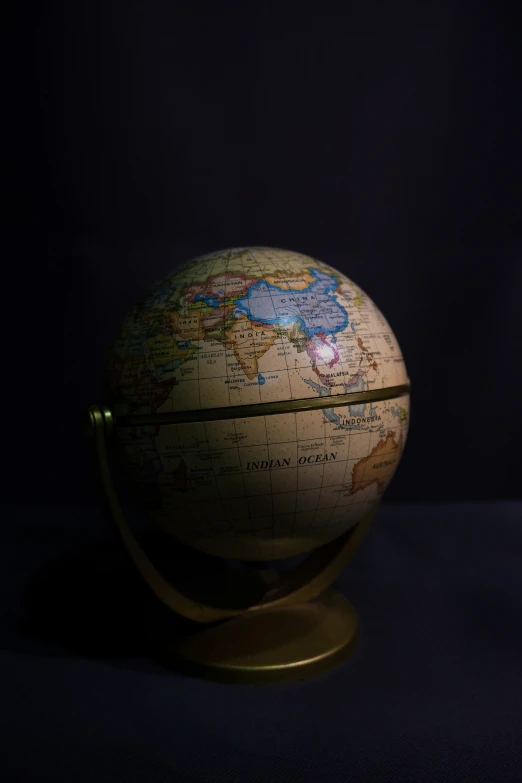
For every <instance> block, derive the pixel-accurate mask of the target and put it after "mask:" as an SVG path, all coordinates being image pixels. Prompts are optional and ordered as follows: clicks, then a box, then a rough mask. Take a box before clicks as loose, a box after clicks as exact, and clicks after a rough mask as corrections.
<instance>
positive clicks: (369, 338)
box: [178, 251, 402, 409]
mask: <svg viewBox="0 0 522 783" xmlns="http://www.w3.org/2000/svg"><path fill="white" fill-rule="evenodd" d="M248 255H250V257H251V260H252V261H253V262H254V263H255V264H256V265H257V267H258V274H259V277H260V279H262V278H263V276H264V275H265V274H266V271H265V272H264V271H263V270H262V269H261V267H260V265H259V262H258V261H257V259H256V258H255V256H254V255H253V253H252V251H249V252H248ZM231 261H234V262H235V264H234V266H235V267H237V263H238V262H239V263H241V267H242V272H243V275H244V276H245V277H246V276H247V275H248V271H247V270H246V269H245V265H244V262H243V257H242V254H239V253H238V254H237V255H235V257H234V258H228V259H227V260H226V262H225V270H223V265H222V260H220V259H219V258H215V259H212V262H211V266H210V270H209V269H208V267H207V269H206V270H205V272H206V278H207V279H209V278H210V277H214V276H215V275H216V274H217V273H218V271H219V272H221V273H223V274H226V272H227V271H228V270H229V264H230V262H231ZM218 262H219V270H216V269H215V267H216V265H217V264H218ZM204 263H205V262H202V264H201V267H196V269H197V270H198V272H195V273H194V274H195V275H196V276H195V277H194V276H193V277H192V278H191V281H190V282H188V281H187V284H188V285H193V284H195V283H196V282H197V279H198V276H199V277H202V276H205V275H202V274H201V273H202V272H203V269H204V266H203V265H204ZM206 263H207V264H208V261H207V262H206ZM274 264H275V262H274ZM278 266H279V268H280V269H281V270H282V271H285V269H284V265H281V262H280V259H279V258H278ZM274 271H275V267H274ZM286 271H287V273H288V274H290V275H296V274H299V270H298V269H291V268H289V267H287V269H286ZM237 272H238V273H239V269H237ZM226 287H227V284H226V283H225V288H226ZM289 293H293V292H292V291H291V290H290V289H289ZM268 296H270V299H271V301H272V303H273V299H272V297H271V294H270V291H268ZM319 307H320V310H321V314H322V316H323V317H324V318H325V320H326V322H327V323H328V325H329V326H330V320H329V317H328V313H327V312H325V311H324V308H323V307H322V304H319ZM296 309H297V310H298V311H300V307H299V305H297V308H296ZM383 326H384V324H383ZM389 333H390V331H389V330H383V331H382V332H375V331H372V330H368V331H367V333H366V330H365V334H364V340H365V342H366V343H367V344H369V351H370V353H375V352H376V347H375V346H376V339H377V338H378V337H383V338H384V337H385V336H386V335H389ZM253 334H255V332H254V333H253ZM249 341H250V340H249V339H247V340H245V344H247V343H248V342H249ZM251 342H252V344H253V345H254V349H255V336H253V337H252V338H251ZM278 343H279V344H280V345H281V347H282V348H283V350H284V349H285V346H286V344H285V342H284V341H283V339H282V338H279V339H278V341H277V342H276V343H275V344H276V345H277V344H278ZM221 351H223V352H224V353H225V375H209V376H205V377H204V378H202V377H201V356H200V352H198V353H197V364H196V366H197V376H196V377H193V378H191V379H188V380H185V379H183V378H180V379H179V380H178V383H179V384H185V383H193V382H194V381H197V380H203V381H206V380H219V379H223V380H224V381H227V383H224V384H223V386H224V387H225V388H226V392H225V389H223V392H224V393H226V394H227V396H228V404H229V405H232V404H233V403H232V400H231V396H230V383H228V381H230V373H229V362H228V358H229V357H227V349H226V348H225V347H223V349H221V348H218V349H215V350H208V351H206V353H209V354H211V353H220V352H221ZM338 353H339V361H338V362H337V363H336V364H339V365H340V367H341V368H342V370H343V372H344V366H343V361H342V358H341V356H342V351H341V350H339V351H338ZM284 357H285V364H286V369H287V371H288V370H289V369H290V368H289V367H288V361H287V359H286V351H285V353H284ZM383 358H384V359H387V358H389V359H400V358H402V357H401V355H400V350H399V353H398V354H397V355H396V356H393V357H392V356H389V357H383ZM264 371H265V373H277V372H281V368H280V367H277V368H272V369H268V368H267V369H265V370H264ZM297 372H298V373H299V369H297ZM233 377H234V376H232V379H233ZM201 390H202V386H201V384H199V383H198V392H197V393H198V400H199V408H200V409H201V408H202V407H205V406H203V405H202V400H201ZM290 391H291V389H290ZM259 400H260V401H262V398H261V392H260V393H259ZM234 404H238V403H237V401H234ZM239 404H240V403H239ZM224 407H225V406H224Z"/></svg>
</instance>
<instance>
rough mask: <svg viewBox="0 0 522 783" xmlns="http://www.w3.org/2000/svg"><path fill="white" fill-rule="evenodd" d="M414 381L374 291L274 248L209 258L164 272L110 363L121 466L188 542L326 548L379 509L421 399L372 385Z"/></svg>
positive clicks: (210, 549) (156, 515) (235, 550)
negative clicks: (413, 407) (412, 402)
mask: <svg viewBox="0 0 522 783" xmlns="http://www.w3.org/2000/svg"><path fill="white" fill-rule="evenodd" d="M407 383H408V377H407V373H406V368H405V364H404V361H403V358H402V355H401V351H400V348H399V345H398V343H397V340H396V339H395V337H394V335H393V332H392V330H391V328H390V326H389V325H388V323H387V321H386V320H385V318H384V317H383V315H382V314H381V312H380V311H379V309H378V308H377V307H376V305H375V304H374V303H373V302H372V300H371V299H370V298H369V297H368V296H367V295H366V294H365V293H364V291H362V290H361V289H360V288H359V287H358V286H357V285H356V284H355V283H354V282H352V281H351V280H350V279H349V278H348V277H346V276H345V275H343V274H341V273H340V272H338V271H336V270H335V269H333V268H332V267H330V266H328V265H327V264H325V263H322V262H321V261H317V260H315V259H313V258H310V257H308V256H305V255H302V254H300V253H296V252H291V251H287V250H278V249H272V248H265V247H245V248H233V249H229V250H223V251H219V252H215V253H212V254H208V255H205V256H202V257H200V258H197V259H195V260H193V261H191V262H189V263H187V264H185V265H184V266H182V267H179V268H177V269H176V270H175V271H174V272H173V273H172V274H170V275H168V276H167V277H165V278H164V279H162V280H161V281H160V282H158V283H157V284H156V285H155V286H154V287H153V288H152V289H151V290H150V291H149V292H148V294H147V295H146V296H145V297H144V298H143V299H142V300H141V301H140V302H138V304H137V305H136V306H135V307H134V308H133V310H132V311H131V312H130V313H129V314H128V316H127V317H126V318H125V321H124V323H123V326H122V328H121V331H120V333H119V334H118V335H117V337H116V339H115V340H114V342H113V344H112V346H111V349H110V351H109V360H108V364H107V394H108V402H109V405H110V407H111V410H112V413H113V415H114V417H115V420H116V421H118V419H119V417H125V424H126V425H125V426H117V427H116V428H115V433H114V437H115V440H116V442H117V446H118V452H119V455H118V456H119V462H120V465H121V467H122V469H123V471H124V474H125V475H126V476H127V477H128V479H129V488H130V489H131V491H132V492H133V494H134V496H135V497H136V498H138V499H139V502H140V508H141V509H142V510H143V511H144V512H145V513H146V515H147V516H148V517H149V518H151V519H153V520H154V521H155V522H157V523H158V524H159V525H160V526H161V527H162V528H163V529H164V530H166V531H168V532H169V533H172V534H173V535H174V536H175V537H176V538H178V539H180V540H181V541H183V542H184V543H186V544H189V545H191V546H193V547H195V548H196V549H199V550H201V551H203V552H206V553H210V554H213V555H217V556H220V557H225V558H237V559H242V560H271V559H276V558H286V557H291V556H294V555H298V554H301V553H303V552H307V551H309V550H312V549H315V548H316V547H318V546H320V545H322V544H325V543H327V542H329V541H331V540H333V539H334V538H336V537H337V536H339V535H340V534H341V533H343V532H345V531H346V530H348V529H349V528H351V527H352V526H353V525H355V524H356V523H357V522H358V521H359V520H360V519H361V518H362V517H363V516H364V515H365V513H366V512H367V511H368V510H369V509H370V508H371V507H373V506H374V504H375V503H376V501H378V500H379V499H380V497H381V496H382V494H383V493H384V491H385V489H386V487H387V485H388V484H389V482H390V479H391V478H392V476H393V473H394V472H395V469H396V467H397V464H398V462H399V459H400V457H401V453H402V450H403V448H404V444H405V441H406V435H407V428H408V421H409V394H408V392H407V391H405V390H404V388H402V389H398V390H397V395H396V396H393V397H392V398H391V399H381V400H380V401H375V397H379V394H373V395H371V394H366V398H365V397H364V396H363V397H361V393H367V392H385V391H386V389H393V388H395V387H404V386H405V385H406V384H407ZM348 394H353V395H354V402H353V403H352V404H350V398H348V399H346V395H348ZM380 396H381V397H386V394H381V395H380ZM388 396H389V395H388ZM296 401H300V402H296ZM310 401H315V402H314V403H313V405H316V404H317V405H320V406H321V407H318V408H316V409H312V410H307V409H306V406H307V405H309V403H310ZM340 403H342V404H340ZM286 409H288V410H286ZM160 414H172V415H171V417H170V418H171V421H170V422H167V423H165V418H169V417H165V416H163V422H162V417H161V416H160ZM135 416H136V417H138V416H139V417H141V418H140V419H139V420H138V419H136V420H133V418H132V417H135ZM144 416H146V417H147V418H146V419H144V418H143V417H144ZM230 416H232V418H230ZM149 417H150V418H149ZM122 421H123V419H122ZM135 422H137V423H135Z"/></svg>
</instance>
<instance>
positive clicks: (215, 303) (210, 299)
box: [194, 294, 220, 307]
mask: <svg viewBox="0 0 522 783" xmlns="http://www.w3.org/2000/svg"><path fill="white" fill-rule="evenodd" d="M194 301H195V302H205V304H206V305H208V306H209V307H219V305H220V301H219V299H216V297H215V296H213V295H212V294H196V296H195V297H194Z"/></svg>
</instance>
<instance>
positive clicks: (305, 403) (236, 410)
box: [113, 383, 411, 427]
mask: <svg viewBox="0 0 522 783" xmlns="http://www.w3.org/2000/svg"><path fill="white" fill-rule="evenodd" d="M410 388H411V386H410V383H405V384H402V385H401V386H390V387H388V388H387V389H372V390H371V391H364V392H353V393H350V394H334V395H332V396H331V397H313V398H311V399H303V400H285V401H279V402H277V401H276V402H261V403H256V404H254V405H234V406H232V407H229V408H204V409H198V410H194V411H178V412H175V413H151V414H146V415H144V416H114V417H113V421H114V424H115V426H118V427H147V426H154V425H159V424H188V423H194V422H201V421H221V420H225V419H248V418H250V417H251V416H273V415H274V414H278V413H300V412H301V411H315V410H323V409H324V408H339V407H340V406H342V405H358V404H360V403H363V402H365V403H369V402H384V401H385V400H392V399H393V398H394V397H401V396H402V395H404V394H409V393H410Z"/></svg>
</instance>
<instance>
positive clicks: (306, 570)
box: [87, 405, 378, 623]
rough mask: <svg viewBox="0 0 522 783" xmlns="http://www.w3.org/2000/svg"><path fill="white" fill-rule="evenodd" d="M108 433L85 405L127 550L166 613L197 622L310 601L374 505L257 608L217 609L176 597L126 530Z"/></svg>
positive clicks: (339, 565) (108, 426) (107, 417)
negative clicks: (115, 486)
mask: <svg viewBox="0 0 522 783" xmlns="http://www.w3.org/2000/svg"><path fill="white" fill-rule="evenodd" d="M111 430H112V415H111V412H110V410H109V409H108V408H105V407H104V408H100V407H99V406H97V405H94V406H92V407H90V408H89V410H88V424H87V436H88V437H89V438H91V439H93V440H94V446H95V450H96V456H97V461H98V467H99V470H100V476H101V480H102V484H103V488H104V490H105V497H106V500H107V502H108V506H109V509H110V511H111V514H112V517H113V519H114V521H115V522H116V526H117V528H118V530H119V532H120V535H121V537H122V540H123V543H124V545H125V547H126V549H127V552H128V554H129V555H130V557H131V558H132V561H133V562H134V564H135V566H136V567H137V569H138V570H139V572H140V573H141V575H142V577H143V578H144V580H145V581H146V583H147V584H148V585H149V587H150V588H151V590H153V592H154V593H155V594H156V596H157V597H158V598H159V599H160V600H161V601H162V602H163V603H164V604H165V605H166V606H168V607H169V609H172V610H173V611H174V612H177V613H178V614H180V615H182V616H183V617H186V618H187V619H189V620H195V621H196V622H199V623H209V622H214V621H216V620H224V619H227V618H230V617H236V616H237V615H239V614H244V613H245V612H246V613H252V612H256V611H261V610H267V609H270V608H271V607H275V606H283V605H290V604H296V603H303V602H305V601H311V600H313V599H314V598H316V597H317V596H318V595H319V594H320V593H322V592H323V591H324V590H325V589H326V588H327V587H329V585H331V583H332V582H333V581H334V580H335V579H336V578H337V577H338V576H339V575H340V573H341V572H342V570H343V569H344V567H345V566H346V564H347V563H348V561H349V560H350V559H351V558H352V556H353V555H354V553H355V551H356V549H357V547H358V546H359V544H360V542H361V540H362V538H363V536H364V534H365V532H366V530H367V528H368V526H369V524H370V522H371V520H372V518H373V516H374V514H375V511H376V510H377V507H378V504H377V505H376V506H375V508H373V509H372V510H371V512H370V513H369V514H367V515H366V516H365V517H364V519H363V520H362V521H361V522H359V524H358V525H357V526H356V527H355V528H353V529H352V530H349V531H348V532H347V533H345V534H343V535H342V536H340V537H339V538H337V539H335V540H334V541H332V542H330V543H329V544H325V545H324V546H322V547H319V548H318V549H316V550H314V551H313V552H312V554H311V555H310V556H309V557H308V558H307V559H306V560H305V561H304V562H303V563H302V564H301V565H299V566H298V567H297V568H296V569H295V570H294V571H292V572H290V573H289V574H287V575H285V576H283V577H282V579H281V582H280V583H279V584H278V585H276V586H275V587H274V588H272V589H271V590H269V591H268V592H267V593H266V594H265V597H264V599H263V600H262V601H261V602H260V603H259V604H255V605H253V606H250V607H248V608H247V609H221V608H219V607H215V606H209V605H205V604H201V603H198V602H196V601H193V600H191V599H190V598H188V597H187V596H185V595H183V594H182V593H180V592H179V591H178V590H176V588H175V587H173V586H172V585H171V584H170V583H169V582H167V581H166V579H164V578H163V576H162V575H161V574H160V573H159V571H158V570H157V569H156V567H155V566H154V565H153V563H152V562H151V561H150V559H149V558H148V557H147V555H146V554H145V552H144V551H143V549H142V547H141V546H140V544H139V543H138V541H137V539H136V537H135V535H134V533H133V532H132V530H131V528H130V527H129V524H128V522H127V520H126V519H125V515H124V513H123V510H122V508H121V505H120V502H119V500H118V496H117V493H116V490H115V488H114V485H113V482H112V478H111V472H110V467H109V460H108V454H107V446H106V437H107V435H109V434H110V432H111Z"/></svg>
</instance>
